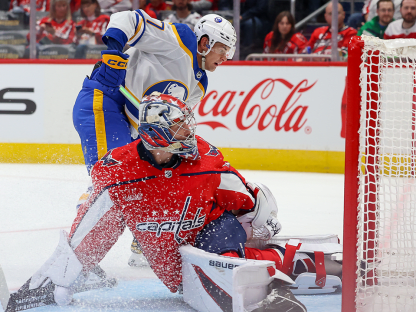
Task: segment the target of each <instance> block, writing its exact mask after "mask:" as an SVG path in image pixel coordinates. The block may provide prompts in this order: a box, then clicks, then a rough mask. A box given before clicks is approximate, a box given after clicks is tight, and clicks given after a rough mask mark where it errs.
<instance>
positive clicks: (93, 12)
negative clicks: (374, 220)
mask: <svg viewBox="0 0 416 312" xmlns="http://www.w3.org/2000/svg"><path fill="white" fill-rule="evenodd" d="M233 2H234V1H233V0H172V1H165V0H36V10H37V12H36V19H37V22H36V43H37V53H38V57H39V58H65V57H69V58H100V55H99V52H100V51H101V50H103V49H105V46H104V45H103V42H102V39H101V36H102V35H103V34H104V32H105V30H106V27H107V25H108V22H109V20H110V16H111V14H113V13H115V12H118V11H124V10H132V9H133V8H138V9H142V10H144V11H145V12H146V13H147V14H148V15H150V16H151V17H153V18H156V19H159V20H161V21H165V22H170V23H185V24H187V25H188V26H189V27H190V28H191V29H193V27H194V25H195V24H196V23H197V21H198V19H199V18H200V17H201V16H202V15H204V14H208V13H212V12H216V13H217V14H220V15H222V16H223V17H224V18H226V19H228V20H230V21H231V22H232V20H233ZM357 4H358V9H357ZM324 5H327V6H326V7H325V10H324V11H323V13H322V14H318V15H317V16H314V17H313V18H311V19H310V20H309V21H308V23H304V24H302V25H300V26H299V27H298V28H296V22H297V21H299V20H300V19H302V18H304V17H306V16H307V15H309V14H310V13H313V12H314V11H316V10H317V9H319V8H320V7H322V6H324ZM351 5H355V6H354V7H353V8H351ZM346 7H347V8H348V10H347V8H346ZM289 8H290V1H288V0H286V1H285V0H240V42H239V47H240V59H245V58H246V57H247V56H248V55H249V54H251V53H264V54H274V57H269V58H267V59H271V60H282V59H283V60H290V61H292V60H293V61H294V60H298V61H299V60H307V59H308V57H307V56H306V55H309V54H312V55H325V56H326V57H322V58H321V59H319V58H315V59H317V60H321V61H322V60H329V59H330V58H329V57H328V55H331V51H332V47H331V43H332V39H331V37H332V28H331V27H332V11H333V8H332V3H331V2H330V1H324V0H309V1H307V0H297V1H296V10H295V12H296V13H295V14H296V19H297V21H296V19H295V16H293V15H292V14H291V13H290V11H289ZM29 13H30V0H9V1H7V0H6V1H2V4H1V5H0V58H27V57H29V55H28V53H29V52H28V51H29V49H28V44H29V40H30V39H31V38H30V35H29ZM337 21H338V25H337V27H338V38H337V39H338V46H337V50H338V54H339V59H340V60H345V59H346V57H347V47H348V42H349V40H350V38H351V37H352V36H356V35H369V36H375V37H379V38H385V39H391V38H416V27H415V21H416V0H366V1H361V2H360V1H345V0H344V1H339V4H338V18H337ZM56 45H60V46H62V47H66V49H61V50H59V49H58V48H57V47H56ZM18 46H19V49H18ZM62 51H64V52H62ZM65 51H66V52H65ZM65 53H66V54H65ZM282 54H301V55H303V57H302V56H299V57H293V56H292V57H288V58H282Z"/></svg>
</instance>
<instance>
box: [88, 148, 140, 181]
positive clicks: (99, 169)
mask: <svg viewBox="0 0 416 312" xmlns="http://www.w3.org/2000/svg"><path fill="white" fill-rule="evenodd" d="M139 142H140V140H137V141H135V142H133V143H130V144H127V145H124V146H121V147H116V148H113V149H111V150H109V151H108V152H107V153H106V154H105V155H104V156H103V157H101V159H100V160H99V161H97V163H96V164H95V165H94V167H93V170H92V172H91V174H92V175H93V174H100V175H101V176H102V177H103V178H105V179H107V180H109V182H110V180H112V177H114V178H115V179H120V177H121V175H123V174H124V172H128V171H129V170H126V168H128V167H129V165H130V164H131V162H134V161H137V157H138V152H137V144H138V143H139Z"/></svg>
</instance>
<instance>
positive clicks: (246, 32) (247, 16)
mask: <svg viewBox="0 0 416 312" xmlns="http://www.w3.org/2000/svg"><path fill="white" fill-rule="evenodd" d="M267 8H268V0H245V1H244V2H242V3H241V16H240V30H241V43H240V47H241V53H240V56H241V57H242V58H243V59H244V58H245V56H246V55H247V54H248V53H253V52H255V50H256V49H257V48H259V50H260V51H261V50H262V45H263V40H264V39H263V38H264V37H265V35H266V33H267V32H268V31H269V29H270V25H269V21H268V19H267Z"/></svg>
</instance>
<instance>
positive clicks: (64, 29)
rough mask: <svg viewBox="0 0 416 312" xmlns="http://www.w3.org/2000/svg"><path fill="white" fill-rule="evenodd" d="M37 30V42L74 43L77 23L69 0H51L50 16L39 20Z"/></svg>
mask: <svg viewBox="0 0 416 312" xmlns="http://www.w3.org/2000/svg"><path fill="white" fill-rule="evenodd" d="M36 31H37V33H36V42H37V43H40V44H50V43H56V44H71V43H73V42H74V40H75V23H74V22H73V21H72V19H71V10H70V9H69V1H68V0H51V6H50V11H49V16H46V17H44V18H42V19H41V20H40V21H39V22H38V25H37V27H36ZM28 39H29V35H28Z"/></svg>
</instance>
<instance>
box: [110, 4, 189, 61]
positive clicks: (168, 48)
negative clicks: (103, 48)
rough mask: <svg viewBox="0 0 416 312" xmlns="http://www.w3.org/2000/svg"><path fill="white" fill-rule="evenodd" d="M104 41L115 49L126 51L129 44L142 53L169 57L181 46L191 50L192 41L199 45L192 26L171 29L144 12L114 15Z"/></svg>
mask: <svg viewBox="0 0 416 312" xmlns="http://www.w3.org/2000/svg"><path fill="white" fill-rule="evenodd" d="M188 41H189V42H188ZM103 42H104V43H105V44H106V45H107V47H108V48H109V49H113V50H118V51H122V49H123V48H124V46H125V45H126V44H128V45H129V46H130V47H134V48H137V49H140V50H141V51H145V52H148V53H153V54H163V55H166V56H168V55H169V54H170V53H172V52H174V51H175V49H182V48H181V44H182V46H183V47H184V49H185V50H186V49H189V48H188V45H189V44H190V42H191V43H194V42H195V34H194V32H193V31H192V30H191V29H190V28H189V27H184V25H180V24H179V25H178V26H171V25H170V24H169V23H165V22H162V21H159V20H158V19H154V18H151V17H150V16H149V15H148V14H147V13H146V12H144V11H142V10H137V11H125V12H118V13H115V14H113V15H111V17H110V23H109V24H108V27H107V31H106V32H105V34H104V36H103ZM189 53H191V52H189ZM175 57H177V55H175Z"/></svg>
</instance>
